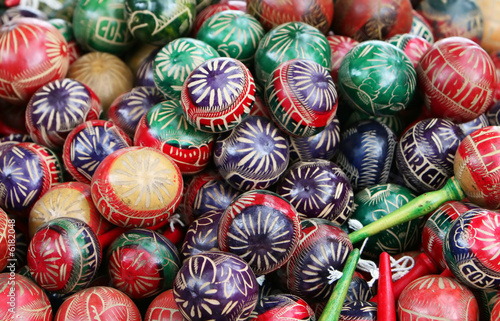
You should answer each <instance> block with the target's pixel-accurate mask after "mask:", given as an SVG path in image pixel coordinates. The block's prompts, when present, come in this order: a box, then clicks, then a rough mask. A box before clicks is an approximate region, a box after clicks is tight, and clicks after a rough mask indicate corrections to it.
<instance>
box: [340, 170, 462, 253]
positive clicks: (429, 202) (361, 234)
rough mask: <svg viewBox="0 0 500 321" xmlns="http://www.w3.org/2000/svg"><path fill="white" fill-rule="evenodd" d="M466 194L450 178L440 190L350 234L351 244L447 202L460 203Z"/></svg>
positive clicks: (453, 179) (412, 201)
mask: <svg viewBox="0 0 500 321" xmlns="http://www.w3.org/2000/svg"><path fill="white" fill-rule="evenodd" d="M464 198H465V194H464V192H463V191H462V188H460V185H459V184H458V182H457V181H456V179H455V178H454V177H452V178H450V179H449V180H448V181H447V182H446V184H445V186H443V188H441V189H440V190H437V191H433V192H428V193H425V194H422V195H420V196H418V197H416V198H414V199H413V200H411V201H410V202H408V203H406V204H405V205H403V206H401V207H400V208H398V209H397V210H395V211H394V212H392V213H390V214H388V215H386V216H384V217H382V218H380V219H378V220H376V221H375V222H373V223H370V224H368V225H366V226H365V227H363V228H361V229H359V230H357V231H355V232H352V233H350V234H349V239H351V242H352V243H353V244H354V243H358V242H360V241H363V240H364V239H366V238H367V237H370V236H373V235H375V234H377V233H380V232H382V231H385V230H387V229H389V228H391V227H394V226H396V225H399V224H401V223H405V222H408V221H411V220H413V219H416V218H419V217H421V216H424V215H426V214H428V213H430V212H432V211H434V210H435V209H437V208H438V207H439V206H441V205H442V204H443V203H444V202H447V201H460V200H462V199H464Z"/></svg>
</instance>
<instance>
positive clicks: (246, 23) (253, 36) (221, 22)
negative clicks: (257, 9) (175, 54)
mask: <svg viewBox="0 0 500 321" xmlns="http://www.w3.org/2000/svg"><path fill="white" fill-rule="evenodd" d="M264 33H265V31H264V28H263V27H262V25H261V24H260V22H259V21H257V19H255V18H254V17H253V16H252V15H250V14H248V13H245V12H243V11H240V10H225V11H221V12H218V13H216V14H214V15H213V16H211V17H210V18H208V19H207V20H206V22H205V23H203V25H202V26H201V27H200V29H199V30H198V32H197V33H196V39H199V40H201V41H204V42H206V43H207V44H209V45H210V46H212V47H213V48H215V50H217V52H218V53H219V55H220V56H221V57H231V58H234V59H238V60H239V61H241V62H242V63H244V64H245V65H246V66H252V65H253V61H254V56H255V51H256V50H257V46H258V45H259V42H260V40H261V39H262V37H263V36H264Z"/></svg>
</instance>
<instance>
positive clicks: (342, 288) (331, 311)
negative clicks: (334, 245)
mask: <svg viewBox="0 0 500 321" xmlns="http://www.w3.org/2000/svg"><path fill="white" fill-rule="evenodd" d="M359 256H360V253H359V249H354V250H352V251H351V253H349V256H348V257H347V260H346V262H345V265H344V269H343V270H342V277H341V278H340V279H339V280H338V281H337V284H336V285H335V289H333V293H332V295H331V296H330V299H328V303H327V304H326V306H325V308H324V310H323V313H322V314H321V317H320V318H319V319H318V321H337V320H338V319H339V316H340V311H341V310H342V307H343V306H344V301H345V297H346V295H347V290H349V285H350V284H351V280H352V276H353V275H354V271H355V270H356V265H357V264H358V260H359Z"/></svg>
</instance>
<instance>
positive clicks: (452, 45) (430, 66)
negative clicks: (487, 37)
mask: <svg viewBox="0 0 500 321" xmlns="http://www.w3.org/2000/svg"><path fill="white" fill-rule="evenodd" d="M417 75H418V79H419V81H420V88H421V90H422V92H423V97H424V102H425V106H426V107H427V108H428V109H429V110H430V111H431V113H432V114H433V115H435V116H437V117H441V118H448V119H451V120H454V121H458V122H466V121H469V120H472V119H474V118H477V117H478V116H479V115H481V114H482V113H483V112H485V111H486V109H487V108H488V107H490V106H491V102H492V101H493V95H494V93H495V85H496V74H495V66H494V64H493V61H492V60H491V58H490V56H489V55H488V54H487V53H486V51H484V49H483V48H481V47H480V46H479V45H478V44H476V43H475V42H473V41H472V40H469V39H466V38H462V37H449V38H445V39H442V40H439V41H437V42H436V43H434V44H433V45H432V46H431V47H430V48H429V50H427V52H426V53H425V54H424V55H423V56H422V58H421V59H420V62H419V64H418V66H417Z"/></svg>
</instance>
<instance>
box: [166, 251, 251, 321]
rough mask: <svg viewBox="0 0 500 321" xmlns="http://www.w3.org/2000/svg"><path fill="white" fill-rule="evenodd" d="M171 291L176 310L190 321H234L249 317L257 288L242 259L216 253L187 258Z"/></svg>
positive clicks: (248, 267)
mask: <svg viewBox="0 0 500 321" xmlns="http://www.w3.org/2000/svg"><path fill="white" fill-rule="evenodd" d="M173 290H174V298H175V303H177V306H178V308H179V311H180V312H181V313H182V315H183V317H184V318H185V319H187V320H189V321H195V320H199V321H205V320H215V321H222V320H224V321H236V320H245V319H246V318H248V317H249V316H250V313H251V312H252V311H253V309H254V308H255V305H256V304H257V297H258V291H259V286H258V283H257V278H256V277H255V274H254V273H253V271H252V269H251V268H250V266H249V265H248V264H247V263H246V262H245V261H244V260H243V259H241V258H240V257H238V256H236V255H234V254H231V253H227V252H220V251H216V252H205V253H200V254H197V255H193V256H191V257H189V258H187V259H186V260H185V261H184V264H183V265H182V267H181V268H180V270H179V272H178V273H177V277H176V278H175V281H174V287H173Z"/></svg>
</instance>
